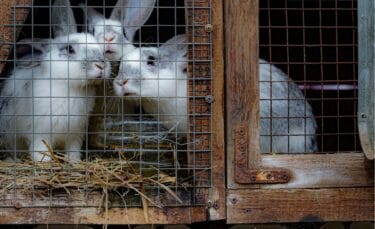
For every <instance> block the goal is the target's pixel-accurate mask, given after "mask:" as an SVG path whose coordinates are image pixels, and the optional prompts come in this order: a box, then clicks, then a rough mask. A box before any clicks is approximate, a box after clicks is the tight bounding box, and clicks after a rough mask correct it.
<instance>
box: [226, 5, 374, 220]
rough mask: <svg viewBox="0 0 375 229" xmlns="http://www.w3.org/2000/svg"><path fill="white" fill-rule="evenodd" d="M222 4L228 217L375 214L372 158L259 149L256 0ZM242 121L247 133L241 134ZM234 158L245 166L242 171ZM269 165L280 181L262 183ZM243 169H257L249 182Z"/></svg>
mask: <svg viewBox="0 0 375 229" xmlns="http://www.w3.org/2000/svg"><path fill="white" fill-rule="evenodd" d="M224 7H225V10H224V11H225V13H224V18H225V28H226V30H225V47H226V51H225V66H226V72H225V73H226V91H227V93H226V104H227V106H226V115H227V116H226V124H227V125H226V128H227V132H226V139H227V140H226V142H227V145H226V149H227V150H226V152H227V165H228V167H227V184H228V189H229V190H228V191H227V222H228V223H270V222H297V221H311V220H314V219H315V220H328V221H330V220H337V221H340V220H342V221H356V220H373V216H374V176H373V174H374V164H373V161H367V160H366V158H365V156H364V155H363V154H360V153H345V154H344V153H343V154H340V156H336V155H334V154H311V155H307V154H305V155H303V154H302V155H261V154H260V152H259V124H258V115H259V114H258V98H259V96H258V56H259V55H258V32H259V31H258V20H259V19H258V14H259V10H258V8H259V6H258V0H248V1H226V2H225V6H224ZM244 18H246V23H244ZM228 28H230V29H228ZM239 127H240V128H243V130H241V131H242V132H245V133H246V134H245V136H246V137H245V139H241V140H238V138H239V135H238V134H237V132H238V128H239ZM238 144H242V145H240V146H238ZM238 147H239V148H240V149H249V150H248V151H246V152H245V153H246V154H247V155H246V157H244V158H246V159H247V161H238V159H239V158H237V156H236V151H239V149H238ZM241 147H242V148H241ZM237 154H238V152H237ZM240 159H241V158H240ZM236 160H237V161H236ZM238 163H240V165H241V166H243V165H244V168H246V169H245V170H244V169H242V170H239V169H238V165H239V164H238ZM273 171H276V172H275V173H276V174H280V172H283V173H284V178H285V179H284V180H279V182H276V183H278V184H267V183H271V182H268V181H267V179H268V180H270V181H271V180H272V181H275V180H277V179H279V178H280V177H278V176H277V175H274V173H272V172H273ZM241 173H247V174H245V176H247V177H249V176H252V175H251V174H255V175H253V182H251V183H252V184H244V182H242V180H241V179H239V177H241V175H243V174H241ZM264 173H265V174H266V176H263V174H264ZM264 177H266V178H264ZM267 177H268V178H267ZM263 178H264V180H262V179H263ZM238 181H241V182H240V183H239V182H238ZM250 181H251V179H250Z"/></svg>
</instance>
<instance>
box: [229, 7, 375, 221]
mask: <svg viewBox="0 0 375 229" xmlns="http://www.w3.org/2000/svg"><path fill="white" fill-rule="evenodd" d="M365 2H366V1H362V2H361V1H358V2H357V1H346V0H344V1H340V0H338V1H336V0H332V1H293V0H285V1H272V0H270V1H268V0H265V1H246V2H235V1H234V2H233V1H230V2H226V3H225V7H224V9H225V13H224V18H225V26H226V28H227V29H226V31H225V47H226V50H225V62H224V63H225V77H226V90H227V93H226V98H225V99H226V101H227V103H226V111H225V112H226V134H227V138H226V140H227V141H226V153H227V166H228V167H227V188H228V190H227V196H226V203H227V222H229V223H270V222H303V221H332V220H338V221H340V220H343V221H347V220H349V221H350V220H355V221H357V220H365V218H367V217H370V214H373V210H372V208H373V198H372V197H371V195H373V185H374V183H373V161H371V160H369V159H371V158H372V157H371V155H372V154H373V152H374V150H373V148H374V147H373V144H372V145H371V143H370V142H371V140H369V139H371V138H372V137H371V136H369V135H368V133H370V135H372V134H371V133H372V132H371V128H372V127H371V126H372V125H373V124H371V123H373V121H374V119H373V118H371V113H372V112H371V111H369V110H373V106H374V102H373V101H372V99H371V98H372V97H371V91H372V90H373V88H374V86H373V81H374V79H373V78H372V76H369V75H366V77H364V78H362V80H363V81H364V82H367V83H368V86H367V89H364V88H363V81H362V82H361V81H360V80H359V78H358V71H362V70H359V69H358V64H359V63H362V64H360V65H362V66H363V61H364V60H365V59H366V60H367V61H368V60H369V59H367V58H370V59H371V56H372V54H368V51H366V48H365V50H363V49H358V47H359V46H361V45H367V46H365V47H367V49H368V48H369V46H371V45H372V46H373V41H372V40H371V39H372V38H370V37H371V36H372V35H369V34H372V33H373V30H374V27H373V25H372V22H373V20H374V19H373V11H374V9H373V5H372V3H371V4H369V5H367V4H368V2H366V3H365ZM361 4H364V5H361ZM357 5H358V6H357ZM365 5H366V6H365ZM363 8H366V9H367V10H366V11H363ZM244 18H246V23H245V22H244ZM228 28H230V29H228ZM358 31H361V32H358ZM363 40H366V42H364V43H361V41H362V42H363ZM370 50H371V51H370V52H371V53H372V52H373V48H370ZM357 52H360V53H362V54H361V55H362V59H361V62H358V59H357V55H358V53H357ZM361 55H360V56H361ZM364 56H366V57H364ZM258 58H259V59H258ZM233 60H235V61H233ZM367 61H365V62H366V63H368V62H367ZM370 62H372V59H371V60H370ZM366 66H367V67H365V69H367V71H369V72H370V70H368V69H371V68H372V67H369V66H372V65H371V64H369V65H366ZM362 69H363V68H362ZM371 74H372V73H370V75H371ZM372 75H373V74H372ZM365 78H366V79H365ZM369 82H371V83H369ZM358 85H362V88H361V87H360V88H358ZM364 91H367V93H369V94H368V95H369V96H367V98H366V99H365V98H363V97H361V96H358V92H360V93H361V94H362V95H363V93H364ZM369 98H370V101H369V100H368V99H369ZM365 101H366V102H365ZM365 103H366V104H367V108H364V107H363V108H358V104H361V105H359V106H364V104H365ZM359 109H360V110H366V109H369V110H367V112H365V113H366V114H365V115H364V116H366V117H367V115H368V117H367V118H366V120H362V121H361V122H362V123H366V122H370V123H367V124H365V125H366V126H367V127H366V131H364V130H363V129H362V130H359V129H358V121H360V119H361V118H362V115H363V114H364V113H360V114H362V115H360V116H358V112H359ZM312 119H313V120H312ZM309 123H310V124H309ZM296 125H297V126H299V131H295V129H294V126H296ZM367 130H368V131H369V132H367ZM360 138H361V139H360ZM364 139H365V140H364ZM264 142H268V145H269V147H268V148H265V147H264V145H262V144H263V143H264ZM280 142H281V147H280ZM364 142H366V143H367V144H363V143H364ZM311 146H313V147H311ZM362 147H363V148H362ZM297 148H298V150H295V149H297ZM365 155H370V156H369V157H368V156H365ZM367 158H368V159H367ZM367 201H368V202H367ZM354 202H357V203H358V204H357V205H355V204H354V205H352V204H351V203H354ZM370 203H371V204H370ZM344 209H345V210H344ZM354 209H355V210H354ZM358 212H361V213H360V214H357V213H358ZM370 218H371V217H370Z"/></svg>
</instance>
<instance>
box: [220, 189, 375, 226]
mask: <svg viewBox="0 0 375 229" xmlns="http://www.w3.org/2000/svg"><path fill="white" fill-rule="evenodd" d="M227 206H228V207H227V214H228V221H227V222H228V223H272V222H303V221H367V220H371V221H372V220H374V188H373V187H372V188H341V189H294V190H256V189H253V190H230V191H229V192H228V196H227Z"/></svg>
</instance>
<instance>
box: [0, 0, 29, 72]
mask: <svg viewBox="0 0 375 229" xmlns="http://www.w3.org/2000/svg"><path fill="white" fill-rule="evenodd" d="M15 2H17V6H18V7H19V8H14V6H15ZM31 2H32V0H18V1H14V0H3V1H1V7H0V72H1V71H2V70H3V68H4V66H5V64H6V60H7V59H8V56H9V54H10V51H11V49H12V47H13V45H12V43H14V41H15V40H17V36H18V33H19V31H20V29H21V28H22V26H20V25H22V23H23V22H24V21H25V19H26V17H27V15H28V12H29V10H30V7H28V6H30V5H31ZM20 6H24V7H20ZM15 29H16V31H14V30H15ZM14 36H16V37H14Z"/></svg>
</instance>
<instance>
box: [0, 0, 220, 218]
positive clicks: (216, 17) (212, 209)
mask: <svg viewBox="0 0 375 229" xmlns="http://www.w3.org/2000/svg"><path fill="white" fill-rule="evenodd" d="M13 1H14V0H7V1H5V2H6V3H4V4H6V5H5V6H4V7H2V8H1V9H2V11H1V14H0V15H1V18H2V19H3V18H7V19H9V20H8V21H0V22H1V23H2V24H1V25H4V24H12V22H13V21H12V20H11V19H12V18H13V17H12V16H13V15H12V14H11V15H9V12H13V8H12V4H13ZM22 3H23V4H25V5H29V4H31V1H26V0H25V1H24V2H22ZM186 3H191V1H189V0H187V1H186ZM194 4H197V5H199V4H211V6H212V12H211V13H210V14H209V16H210V17H211V18H210V17H203V18H202V17H200V16H199V15H198V14H197V16H196V18H194V20H195V21H194V23H195V25H196V28H201V29H199V30H197V32H200V33H211V39H212V40H211V42H212V43H213V47H212V56H213V60H212V61H213V64H212V66H214V68H213V69H212V74H213V75H214V80H213V83H212V93H213V94H212V96H213V98H214V101H213V103H212V105H211V108H212V114H213V116H212V125H213V126H212V132H213V134H212V139H211V140H212V155H211V158H214V159H215V160H211V161H212V164H211V177H212V184H211V188H210V189H209V192H208V195H207V196H206V200H207V203H206V205H203V206H197V207H165V208H162V209H159V208H153V207H149V208H148V210H147V214H145V212H144V210H143V209H142V208H128V209H125V208H109V209H108V212H107V213H103V212H100V211H98V208H93V207H57V208H55V207H52V208H49V207H27V206H30V205H27V206H26V205H25V206H23V203H24V202H27V201H29V200H27V197H26V196H24V195H22V194H20V193H18V194H17V195H16V197H17V198H16V199H13V200H12V201H10V199H9V198H8V199H0V206H1V207H0V224H188V223H193V222H200V221H206V220H221V219H225V214H226V210H225V209H226V208H225V160H224V158H225V154H224V150H225V147H224V128H223V127H224V114H223V110H224V108H223V106H224V93H223V88H224V74H223V46H222V45H223V27H222V21H223V18H222V5H223V3H222V1H221V0H212V1H209V0H200V1H194ZM198 8H199V7H197V9H198ZM17 13H18V10H17ZM23 13H24V17H22V18H19V20H21V21H22V22H23V21H24V20H25V18H26V15H27V11H26V12H25V11H23ZM210 21H211V22H212V24H210ZM206 25H208V26H209V27H211V28H213V29H212V31H211V30H206V31H205V28H206ZM4 33H9V34H12V33H11V32H7V31H6V30H5V27H4V28H3V27H1V29H0V34H4ZM193 35H194V34H193ZM12 41H13V37H12V36H10V37H7V39H6V40H3V41H2V42H3V43H5V42H12ZM4 47H5V46H4ZM4 47H3V46H2V47H1V54H2V55H3V56H6V57H7V56H8V54H9V52H5V51H3V48H4ZM9 47H10V46H7V48H8V50H9ZM72 195H73V197H72V199H74V195H75V194H74V193H73V194H72ZM77 195H78V194H77ZM100 198H102V197H101V195H97V196H96V197H94V202H95V200H100ZM28 203H29V202H28ZM81 205H82V204H81ZM146 215H147V217H146Z"/></svg>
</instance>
